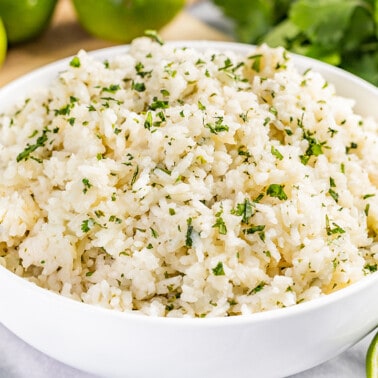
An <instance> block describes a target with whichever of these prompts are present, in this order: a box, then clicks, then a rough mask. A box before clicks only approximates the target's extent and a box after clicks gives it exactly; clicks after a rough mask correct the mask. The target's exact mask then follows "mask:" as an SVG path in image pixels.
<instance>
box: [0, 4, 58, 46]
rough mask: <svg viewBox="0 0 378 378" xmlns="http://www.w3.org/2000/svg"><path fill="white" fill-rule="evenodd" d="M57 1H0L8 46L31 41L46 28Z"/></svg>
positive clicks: (0, 13)
mask: <svg viewBox="0 0 378 378" xmlns="http://www.w3.org/2000/svg"><path fill="white" fill-rule="evenodd" d="M56 2H57V0H0V16H1V18H2V19H3V22H4V26H5V30H6V32H7V37H8V42H9V44H16V43H21V42H25V41H28V40H31V39H33V38H35V37H37V36H39V35H40V34H41V33H42V32H43V31H44V30H45V29H46V27H47V26H48V24H49V22H50V19H51V16H52V14H53V12H54V9H55V5H56Z"/></svg>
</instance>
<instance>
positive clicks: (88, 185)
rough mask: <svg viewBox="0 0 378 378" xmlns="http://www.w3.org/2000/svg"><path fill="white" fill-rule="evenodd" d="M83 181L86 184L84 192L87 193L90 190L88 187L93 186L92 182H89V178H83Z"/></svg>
mask: <svg viewBox="0 0 378 378" xmlns="http://www.w3.org/2000/svg"><path fill="white" fill-rule="evenodd" d="M81 182H82V183H83V185H84V189H83V193H84V194H86V193H87V192H88V189H90V188H91V187H92V184H91V183H90V182H89V180H88V179H87V178H83V179H82V180H81Z"/></svg>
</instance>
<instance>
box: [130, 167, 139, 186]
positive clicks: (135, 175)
mask: <svg viewBox="0 0 378 378" xmlns="http://www.w3.org/2000/svg"><path fill="white" fill-rule="evenodd" d="M138 173H139V165H137V166H136V168H135V171H134V173H133V177H132V178H131V182H130V185H131V186H133V185H134V184H135V181H136V180H137V177H138Z"/></svg>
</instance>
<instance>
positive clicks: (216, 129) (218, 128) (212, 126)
mask: <svg viewBox="0 0 378 378" xmlns="http://www.w3.org/2000/svg"><path fill="white" fill-rule="evenodd" d="M217 118H218V119H217V121H216V122H215V123H206V124H205V127H206V128H208V129H209V130H210V132H211V133H212V134H218V133H220V132H222V131H228V130H229V127H228V126H227V125H224V124H223V117H217Z"/></svg>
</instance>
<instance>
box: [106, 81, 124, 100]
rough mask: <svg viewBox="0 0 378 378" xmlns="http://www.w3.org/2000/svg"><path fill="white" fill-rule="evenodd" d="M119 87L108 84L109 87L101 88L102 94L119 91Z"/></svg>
mask: <svg viewBox="0 0 378 378" xmlns="http://www.w3.org/2000/svg"><path fill="white" fill-rule="evenodd" d="M120 89H121V87H120V85H119V84H110V85H109V87H104V88H102V91H103V92H109V93H113V94H114V93H116V92H117V91H118V90H120ZM112 100H114V99H112Z"/></svg>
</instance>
